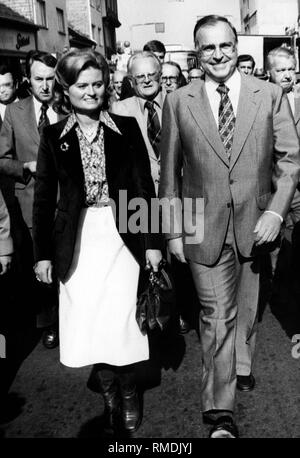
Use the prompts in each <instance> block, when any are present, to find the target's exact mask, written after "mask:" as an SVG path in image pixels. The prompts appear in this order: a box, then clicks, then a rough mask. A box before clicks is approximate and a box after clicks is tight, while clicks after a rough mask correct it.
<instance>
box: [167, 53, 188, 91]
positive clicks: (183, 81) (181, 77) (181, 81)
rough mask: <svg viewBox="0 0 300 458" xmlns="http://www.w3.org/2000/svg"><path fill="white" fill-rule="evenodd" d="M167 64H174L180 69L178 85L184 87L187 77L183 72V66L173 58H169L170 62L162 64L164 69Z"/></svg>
mask: <svg viewBox="0 0 300 458" xmlns="http://www.w3.org/2000/svg"><path fill="white" fill-rule="evenodd" d="M165 65H172V66H173V67H176V68H177V70H178V72H179V73H178V80H177V81H178V87H182V86H185V85H186V79H185V77H184V75H183V73H182V70H181V67H180V65H179V64H178V63H177V62H174V61H173V60H169V61H168V62H164V63H163V64H162V69H163V67H164V66H165Z"/></svg>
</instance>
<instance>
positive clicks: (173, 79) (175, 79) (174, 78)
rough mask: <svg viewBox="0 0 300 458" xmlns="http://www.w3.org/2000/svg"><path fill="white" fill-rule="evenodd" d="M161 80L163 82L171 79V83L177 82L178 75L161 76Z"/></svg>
mask: <svg viewBox="0 0 300 458" xmlns="http://www.w3.org/2000/svg"><path fill="white" fill-rule="evenodd" d="M161 80H162V82H163V83H167V82H168V81H170V83H177V80H178V78H177V76H162V77H161Z"/></svg>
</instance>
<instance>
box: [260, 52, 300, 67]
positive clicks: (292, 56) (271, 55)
mask: <svg viewBox="0 0 300 458" xmlns="http://www.w3.org/2000/svg"><path fill="white" fill-rule="evenodd" d="M278 56H284V57H287V58H289V59H293V61H294V63H295V65H296V57H295V54H294V51H293V50H292V49H291V48H288V47H287V46H278V47H277V48H274V49H271V51H270V52H269V54H268V55H267V70H271V68H272V65H273V61H274V57H278Z"/></svg>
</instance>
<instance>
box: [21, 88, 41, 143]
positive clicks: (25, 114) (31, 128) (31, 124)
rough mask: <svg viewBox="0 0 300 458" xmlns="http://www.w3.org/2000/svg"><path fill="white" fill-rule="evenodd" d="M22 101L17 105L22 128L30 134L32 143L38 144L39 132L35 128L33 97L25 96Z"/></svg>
mask: <svg viewBox="0 0 300 458" xmlns="http://www.w3.org/2000/svg"><path fill="white" fill-rule="evenodd" d="M22 102H23V103H20V104H19V105H18V108H19V109H20V114H21V117H22V124H23V126H24V128H25V129H26V130H27V132H28V133H29V135H30V136H31V138H32V140H33V141H34V143H36V144H37V145H39V144H40V134H39V131H38V128H37V122H36V117H35V110H34V104H33V98H32V96H31V97H26V99H24V100H23V101H22Z"/></svg>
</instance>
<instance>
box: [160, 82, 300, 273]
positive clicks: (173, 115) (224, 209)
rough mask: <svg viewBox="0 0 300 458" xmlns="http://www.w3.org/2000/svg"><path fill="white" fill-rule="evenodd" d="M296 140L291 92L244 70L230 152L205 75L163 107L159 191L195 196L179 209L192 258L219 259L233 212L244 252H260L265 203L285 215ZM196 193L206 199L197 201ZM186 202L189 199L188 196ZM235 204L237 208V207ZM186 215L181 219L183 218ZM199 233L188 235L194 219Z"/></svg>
mask: <svg viewBox="0 0 300 458" xmlns="http://www.w3.org/2000/svg"><path fill="white" fill-rule="evenodd" d="M299 166H300V158H299V140H298V136H297V132H296V129H295V123H294V121H293V118H292V113H291V110H290V106H289V102H288V100H287V97H286V96H285V95H283V94H282V90H281V88H279V87H278V86H276V85H274V84H271V83H266V82H263V81H260V80H258V79H257V78H252V77H245V76H243V75H242V79H241V90H240V96H239V102H238V108H237V116H236V124H235V133H234V140H233V146H232V152H231V159H230V162H229V159H228V157H227V155H226V152H225V149H224V146H223V144H222V141H221V138H220V135H219V132H218V129H217V125H216V122H215V119H214V117H213V114H212V111H211V108H210V104H209V100H208V97H207V93H206V90H205V83H204V81H201V80H198V81H195V82H193V83H191V84H189V85H188V86H186V87H183V88H181V89H178V90H177V91H175V92H174V93H172V94H169V95H168V97H167V99H166V101H165V104H164V111H163V123H162V139H161V183H160V196H161V197H166V198H167V199H168V200H169V201H171V199H173V198H174V197H181V196H182V197H183V198H190V199H191V200H192V201H193V205H187V204H186V205H184V206H183V211H182V208H181V207H180V204H179V203H180V202H179V201H177V202H176V205H175V215H176V219H177V221H179V223H181V222H183V225H182V226H183V229H182V230H180V231H178V230H177V231H176V229H174V228H172V227H171V229H170V230H169V233H168V234H167V237H168V238H175V237H178V236H181V235H182V234H183V238H184V251H185V255H186V257H187V258H188V259H191V260H192V261H195V262H199V263H202V264H207V265H212V264H214V263H215V262H216V261H217V259H218V257H219V255H220V253H221V250H222V246H223V243H224V240H225V236H226V231H227V226H228V221H229V216H230V212H231V211H233V221H234V231H235V237H236V242H237V246H238V249H239V251H240V253H241V254H242V255H243V256H245V257H249V256H251V255H254V254H255V250H254V234H253V230H254V228H255V225H256V223H257V220H258V218H259V217H260V216H261V214H262V213H263V212H264V211H265V210H267V209H268V210H271V211H274V212H276V213H278V214H280V215H281V216H282V217H284V216H285V215H286V213H287V211H288V209H289V205H290V202H291V199H292V197H293V194H294V192H295V187H296V183H297V181H298V176H299V170H300V168H299ZM196 198H200V199H201V202H202V203H203V207H201V205H199V206H198V208H197V207H196V205H195V202H196ZM186 202H187V201H185V202H184V203H186ZM232 206H233V210H232ZM183 215H184V218H183ZM196 221H197V224H198V227H201V225H203V231H202V233H200V234H199V233H198V234H197V235H196V238H194V239H193V241H192V243H191V239H188V238H187V236H188V232H190V231H192V229H193V228H192V227H191V226H192V223H193V224H194V223H195V222H196Z"/></svg>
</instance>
